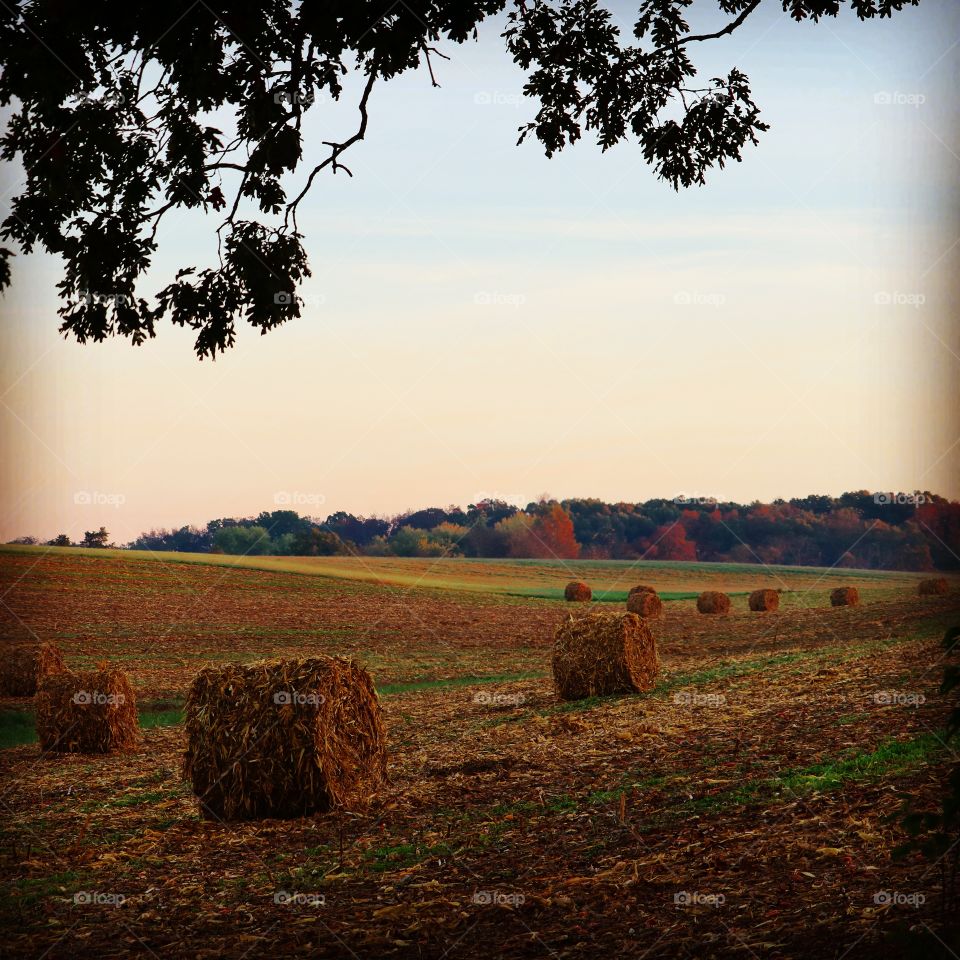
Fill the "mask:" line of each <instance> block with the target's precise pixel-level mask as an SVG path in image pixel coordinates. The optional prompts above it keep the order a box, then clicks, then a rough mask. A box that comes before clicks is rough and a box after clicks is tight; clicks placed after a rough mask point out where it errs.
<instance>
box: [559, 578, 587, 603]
mask: <svg viewBox="0 0 960 960" xmlns="http://www.w3.org/2000/svg"><path fill="white" fill-rule="evenodd" d="M592 597H593V591H592V590H591V589H590V588H589V587H588V586H587V585H586V584H585V583H583V581H581V580H571V581H570V582H569V583H568V584H567V585H566V587H565V588H564V591H563V598H564V600H571V601H573V602H574V603H587V602H588V601H589V600H590V599H591V598H592Z"/></svg>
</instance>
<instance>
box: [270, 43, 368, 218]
mask: <svg viewBox="0 0 960 960" xmlns="http://www.w3.org/2000/svg"><path fill="white" fill-rule="evenodd" d="M376 79H377V62H376V60H374V61H373V62H372V63H371V64H370V76H369V77H367V82H366V85H365V86H364V88H363V96H362V97H361V98H360V104H359V110H360V126H359V127H358V128H357V132H356V133H354V134H353V135H352V136H350V137H348V138H347V139H346V140H344V141H342V142H341V143H333V142H331V141H329V140H327V141H324V143H325V144H326V146H328V147H330V148H331V150H330V156H329V157H327V159H326V160H324V161H322V162H321V163H318V164H317V165H316V166H315V167H314V168H313V169H312V170H311V171H310V176H309V177H307V182H306V185H305V186H304V188H303V189H302V190H301V191H300V193H299V194H298V195H297V196H296V198H294V199H293V200H292V201H291V202H290V203H288V204H287V211H286V213H285V214H284V217H283V226H284V229H286V226H287V223H288V222H289V220H290V219H292V220H293V229H294V230H297V229H298V228H297V207H298V206H299V205H300V201H301V200H303V198H304V197H305V196H306V195H307V194H308V193H309V192H310V188H311V187H312V186H313V181H314V179H315V178H316V176H317V174H318V173H319V172H320V171H321V170H323V169H324V167H328V166H330V165H332V166H333V171H334V173H336V171H337V168H338V167H342V168H343V169H344V170H346V171H347V173H350V171H349V169H348V168H347V167H345V166H344V165H343V164H342V163H339V162H338V158H339V156H340V154H341V153H343V151H344V150H346V149H348V148H349V147H351V146H353V144H355V143H356V142H357V141H358V140H362V139H363V138H364V136H365V135H366V132H367V102H368V101H369V99H370V91H371V90H372V89H373V84H374V81H375V80H376ZM350 176H353V174H352V173H350Z"/></svg>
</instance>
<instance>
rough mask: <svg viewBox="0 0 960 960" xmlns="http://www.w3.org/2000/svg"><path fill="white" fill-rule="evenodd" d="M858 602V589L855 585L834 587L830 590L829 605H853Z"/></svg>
mask: <svg viewBox="0 0 960 960" xmlns="http://www.w3.org/2000/svg"><path fill="white" fill-rule="evenodd" d="M859 603H860V591H859V590H858V589H857V588H856V587H836V588H835V589H834V590H831V591H830V606H831V607H855V606H857V605H858V604H859Z"/></svg>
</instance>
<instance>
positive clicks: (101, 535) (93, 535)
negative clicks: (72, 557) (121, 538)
mask: <svg viewBox="0 0 960 960" xmlns="http://www.w3.org/2000/svg"><path fill="white" fill-rule="evenodd" d="M109 539H110V534H109V533H107V528H106V527H101V528H100V529H99V530H87V531H86V532H85V533H84V535H83V540H81V541H80V546H81V547H106V546H107V541H108V540H109Z"/></svg>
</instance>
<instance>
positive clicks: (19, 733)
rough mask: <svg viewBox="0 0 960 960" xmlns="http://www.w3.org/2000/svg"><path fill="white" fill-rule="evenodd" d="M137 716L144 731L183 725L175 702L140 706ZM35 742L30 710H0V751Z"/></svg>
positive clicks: (33, 714)
mask: <svg viewBox="0 0 960 960" xmlns="http://www.w3.org/2000/svg"><path fill="white" fill-rule="evenodd" d="M139 714H140V726H141V727H142V728H143V729H144V730H151V729H153V728H154V727H174V726H177V725H178V724H181V723H183V707H182V706H181V705H180V704H178V703H177V702H176V701H169V702H164V703H161V704H158V705H156V706H150V705H145V706H142V707H141V708H140V710H139ZM36 742H37V718H36V714H35V713H34V712H33V711H32V710H0V749H7V748H9V747H19V746H21V745H22V744H25V743H36Z"/></svg>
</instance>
